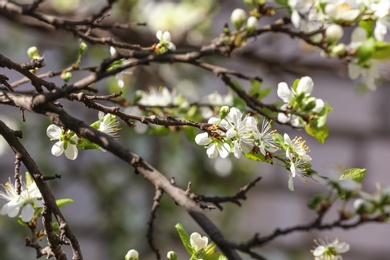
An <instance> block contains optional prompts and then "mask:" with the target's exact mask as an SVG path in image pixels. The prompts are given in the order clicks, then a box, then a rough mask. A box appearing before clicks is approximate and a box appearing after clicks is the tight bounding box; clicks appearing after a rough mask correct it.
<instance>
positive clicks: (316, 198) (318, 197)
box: [307, 193, 323, 210]
mask: <svg viewBox="0 0 390 260" xmlns="http://www.w3.org/2000/svg"><path fill="white" fill-rule="evenodd" d="M322 199H323V198H322V194H321V193H317V194H314V195H313V197H311V198H310V199H309V201H308V202H307V207H308V208H309V209H313V210H315V209H316V208H317V207H318V205H319V204H320V203H321V202H322Z"/></svg>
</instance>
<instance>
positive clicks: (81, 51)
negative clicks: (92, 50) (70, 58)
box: [79, 41, 88, 56]
mask: <svg viewBox="0 0 390 260" xmlns="http://www.w3.org/2000/svg"><path fill="white" fill-rule="evenodd" d="M87 49H88V45H87V44H86V43H85V42H83V41H82V42H81V43H80V49H79V55H80V56H82V55H84V53H85V52H86V51H87Z"/></svg>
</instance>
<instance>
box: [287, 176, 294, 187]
mask: <svg viewBox="0 0 390 260" xmlns="http://www.w3.org/2000/svg"><path fill="white" fill-rule="evenodd" d="M288 189H289V190H291V191H294V178H293V177H292V175H291V174H290V175H289V176H288Z"/></svg>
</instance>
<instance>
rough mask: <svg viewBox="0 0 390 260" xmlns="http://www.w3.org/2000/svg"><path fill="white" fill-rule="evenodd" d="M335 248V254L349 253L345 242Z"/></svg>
mask: <svg viewBox="0 0 390 260" xmlns="http://www.w3.org/2000/svg"><path fill="white" fill-rule="evenodd" d="M334 247H335V248H336V251H337V253H339V254H342V253H345V252H348V251H349V245H348V244H347V243H345V242H341V243H338V244H337V245H335V246H334Z"/></svg>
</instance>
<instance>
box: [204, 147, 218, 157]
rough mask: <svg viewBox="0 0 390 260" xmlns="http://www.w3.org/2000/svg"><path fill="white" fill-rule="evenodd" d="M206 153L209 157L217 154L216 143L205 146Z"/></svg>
mask: <svg viewBox="0 0 390 260" xmlns="http://www.w3.org/2000/svg"><path fill="white" fill-rule="evenodd" d="M206 153H207V156H208V157H209V158H210V159H214V158H216V157H217V156H218V150H217V147H216V145H215V144H212V145H210V147H209V148H207V150H206Z"/></svg>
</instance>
